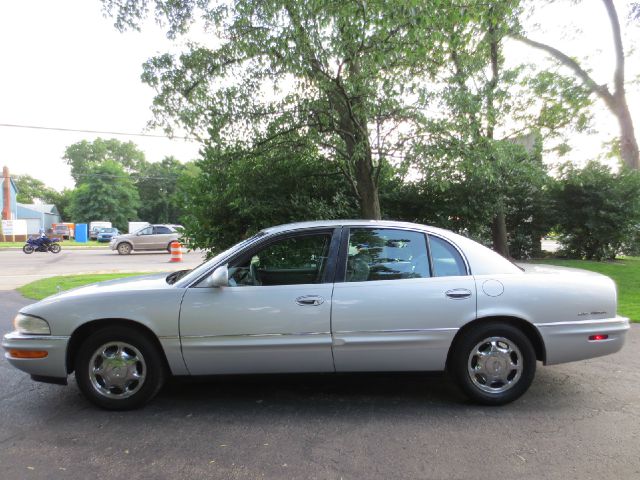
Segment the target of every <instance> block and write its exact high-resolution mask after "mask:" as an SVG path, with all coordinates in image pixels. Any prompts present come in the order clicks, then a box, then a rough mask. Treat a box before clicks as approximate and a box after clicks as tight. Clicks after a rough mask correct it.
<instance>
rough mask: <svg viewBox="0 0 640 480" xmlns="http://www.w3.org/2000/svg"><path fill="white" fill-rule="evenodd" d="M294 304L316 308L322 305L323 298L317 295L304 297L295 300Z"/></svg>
mask: <svg viewBox="0 0 640 480" xmlns="http://www.w3.org/2000/svg"><path fill="white" fill-rule="evenodd" d="M296 303H297V304H298V305H302V306H318V305H322V304H323V303H324V298H322V297H320V296H318V295H304V296H302V297H298V298H296Z"/></svg>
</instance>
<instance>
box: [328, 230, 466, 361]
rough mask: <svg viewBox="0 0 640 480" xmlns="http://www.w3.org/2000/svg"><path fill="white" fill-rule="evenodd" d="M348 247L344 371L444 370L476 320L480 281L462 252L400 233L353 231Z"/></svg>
mask: <svg viewBox="0 0 640 480" xmlns="http://www.w3.org/2000/svg"><path fill="white" fill-rule="evenodd" d="M341 243H342V245H341V253H340V259H339V266H338V272H337V274H336V276H337V281H336V283H335V286H334V293H333V306H332V336H333V357H334V362H335V367H336V371H343V372H344V371H394V370H395V371H406V370H442V369H444V366H445V361H446V355H447V352H448V349H449V346H450V344H451V341H452V339H453V337H454V335H455V333H456V332H457V330H458V328H459V327H460V326H461V325H463V324H465V323H466V322H468V321H470V320H473V319H474V318H475V314H476V299H475V296H476V290H475V283H474V280H473V277H472V276H471V275H470V272H469V271H468V268H467V265H466V263H465V262H464V259H463V257H462V256H461V254H460V252H459V251H458V250H457V248H456V247H455V246H454V245H452V244H451V243H449V242H448V241H446V240H445V239H443V238H440V237H436V236H431V235H429V236H427V234H426V233H425V232H423V231H418V230H405V229H396V228H362V227H353V228H345V229H344V231H343V238H342V241H341ZM430 253H431V255H430Z"/></svg>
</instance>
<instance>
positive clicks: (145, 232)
mask: <svg viewBox="0 0 640 480" xmlns="http://www.w3.org/2000/svg"><path fill="white" fill-rule="evenodd" d="M152 233H153V228H151V227H147V228H143V229H142V230H140V231H139V232H138V235H151V234H152Z"/></svg>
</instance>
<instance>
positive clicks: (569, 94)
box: [413, 1, 590, 256]
mask: <svg viewBox="0 0 640 480" xmlns="http://www.w3.org/2000/svg"><path fill="white" fill-rule="evenodd" d="M465 8H467V9H468V10H469V13H468V14H469V15H470V17H471V18H474V19H476V20H475V25H476V28H474V29H469V28H466V27H465V26H458V25H453V26H452V28H451V29H450V30H449V31H448V33H447V41H446V43H445V44H444V45H443V50H444V51H445V52H446V54H447V56H448V57H449V58H450V60H451V61H450V68H449V70H446V71H445V75H444V76H443V81H442V87H441V88H440V89H438V90H437V91H435V92H434V91H431V92H429V94H430V95H426V94H425V95H424V98H425V99H426V101H425V103H426V105H432V106H435V105H437V106H438V107H439V108H440V109H441V111H442V114H441V116H440V117H439V118H436V119H434V120H432V121H431V125H430V128H429V130H428V135H427V137H428V138H427V139H426V140H425V142H423V143H422V144H417V149H416V150H415V152H414V153H413V155H414V156H415V157H416V158H417V159H418V160H421V161H422V162H423V165H420V161H417V162H414V163H415V164H417V165H420V170H422V173H423V175H424V176H425V178H426V179H427V182H428V183H434V182H436V183H440V184H441V186H440V187H439V188H440V189H441V190H442V191H447V192H448V193H449V194H450V195H453V194H454V193H456V192H464V193H465V194H466V195H467V196H468V198H471V199H473V205H468V200H466V199H465V198H460V199H458V202H457V205H458V206H460V208H461V209H465V210H466V214H465V212H464V211H460V212H459V213H457V214H454V213H453V212H452V215H453V216H454V217H455V218H458V219H464V218H466V217H469V216H472V217H473V218H474V222H473V223H476V222H477V221H478V220H480V219H483V220H482V221H485V219H486V221H487V223H488V225H490V226H491V238H492V244H493V248H494V250H496V251H498V252H499V253H501V254H502V255H504V256H510V255H511V254H512V253H511V252H509V239H510V238H511V239H512V240H513V239H515V238H516V237H519V238H521V235H517V236H515V235H514V233H513V232H509V231H508V228H507V227H508V223H509V222H508V220H507V217H508V216H510V217H511V219H510V221H511V224H512V225H514V226H515V225H517V224H513V219H514V215H515V214H516V213H517V212H516V211H515V210H514V206H515V205H520V206H521V207H523V208H524V207H525V205H527V204H526V203H523V201H522V199H524V198H527V197H526V192H528V191H529V190H528V189H527V188H524V189H523V188H522V187H523V186H525V185H529V186H531V187H533V186H535V188H536V189H538V190H537V191H538V193H539V194H536V195H535V196H532V197H529V200H533V199H534V198H538V199H542V197H543V196H544V195H543V193H542V192H543V191H544V190H545V188H544V184H545V183H546V182H547V175H546V169H545V167H544V164H543V163H542V161H541V148H542V145H541V144H540V143H539V142H542V141H548V140H550V139H552V138H559V139H562V135H561V133H567V132H569V131H571V130H572V129H578V130H582V129H584V128H585V127H586V126H587V125H588V120H589V117H588V115H587V113H586V112H587V107H588V106H589V105H590V102H589V99H588V92H587V91H586V90H585V89H584V88H582V87H581V86H580V85H579V84H578V83H577V82H575V81H574V80H573V79H572V78H570V77H563V76H562V75H559V74H558V73H557V72H554V71H544V72H539V73H537V74H535V75H531V68H530V67H529V66H527V65H518V66H516V67H514V68H506V66H505V58H504V55H503V43H504V38H505V36H506V35H507V34H508V33H509V32H510V31H512V30H513V28H514V25H517V24H518V21H519V14H520V11H519V2H518V1H509V2H506V1H505V2H500V3H494V4H491V5H490V6H489V7H488V8H487V7H478V6H476V5H474V4H470V5H469V6H467V7H465ZM478 8H480V10H478V11H477V12H476V13H475V14H473V11H474V9H478ZM482 12H484V14H481V13H482ZM433 98H435V99H437V100H438V103H437V104H434V102H433ZM557 146H558V147H563V146H564V144H563V143H560V144H559V145H557ZM516 186H517V188H514V187H516ZM517 195H521V196H522V198H521V200H520V201H517V199H516V197H517ZM516 216H517V215H516ZM522 218H529V216H523V217H522ZM463 225H464V227H463V228H465V229H469V228H471V229H472V231H469V232H468V233H471V234H473V231H477V232H478V234H480V233H481V230H482V231H483V230H484V228H478V227H471V225H470V224H469V222H464V221H463V222H462V225H461V227H462V226H463ZM534 230H536V231H537V229H534ZM531 231H532V232H533V230H531ZM519 245H520V246H518V247H517V252H514V253H516V254H517V255H523V254H524V253H523V249H522V245H523V244H522V243H521V242H519ZM532 249H533V250H535V248H534V247H531V248H526V249H525V250H531V251H533V250H532Z"/></svg>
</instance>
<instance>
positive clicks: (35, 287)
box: [18, 272, 145, 300]
mask: <svg viewBox="0 0 640 480" xmlns="http://www.w3.org/2000/svg"><path fill="white" fill-rule="evenodd" d="M136 275H145V272H139V273H94V274H88V275H62V276H58V277H49V278H42V279H40V280H36V281H35V282H31V283H27V284H26V285H23V286H22V287H20V288H18V291H19V292H20V293H21V294H22V295H23V296H25V297H27V298H33V299H34V300H42V299H43V298H45V297H48V296H49V295H53V294H54V293H58V291H64V290H70V289H72V288H76V287H81V286H82V285H88V284H90V283H96V282H103V281H105V280H112V279H114V278H124V277H134V276H136ZM58 287H59V288H58Z"/></svg>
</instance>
